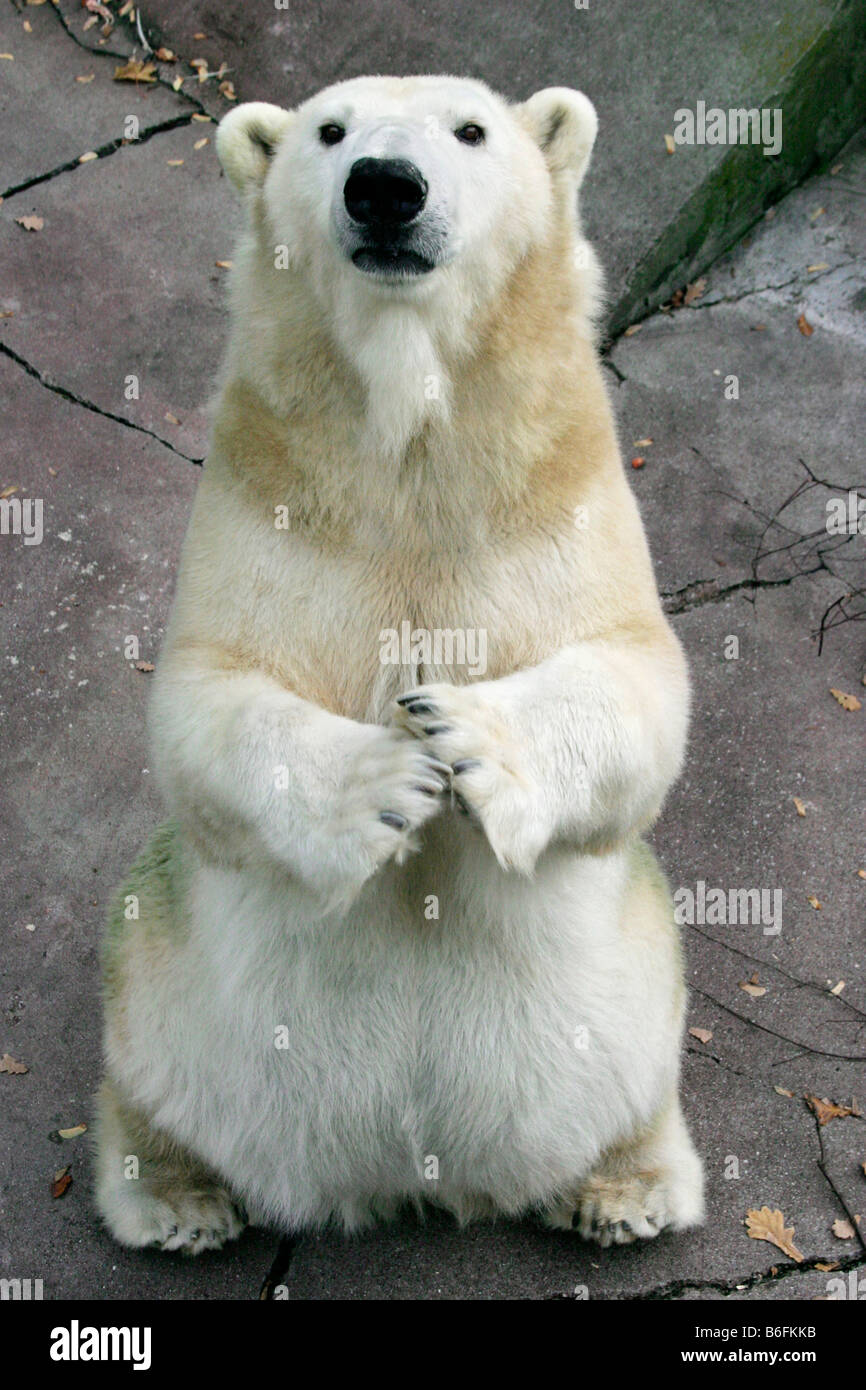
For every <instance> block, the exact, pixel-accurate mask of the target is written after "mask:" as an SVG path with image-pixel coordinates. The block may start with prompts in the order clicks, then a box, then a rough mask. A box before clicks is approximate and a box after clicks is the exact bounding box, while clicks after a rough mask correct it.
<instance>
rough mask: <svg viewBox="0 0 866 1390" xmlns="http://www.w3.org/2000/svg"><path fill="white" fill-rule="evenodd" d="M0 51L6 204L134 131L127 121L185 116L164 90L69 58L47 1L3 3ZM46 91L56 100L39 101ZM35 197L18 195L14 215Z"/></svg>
mask: <svg viewBox="0 0 866 1390" xmlns="http://www.w3.org/2000/svg"><path fill="white" fill-rule="evenodd" d="M79 13H81V11H80V9H79ZM25 23H27V24H28V25H29V26H30V30H29V32H28V30H26V29H25V28H24V24H25ZM0 50H2V51H3V52H7V53H11V54H12V58H11V60H10V59H7V60H6V61H5V62H4V63H3V82H2V85H0V121H2V123H3V127H4V130H5V131H6V132H7V138H6V139H5V140H4V142H3V152H2V157H0V195H3V196H5V197H6V198H7V199H8V197H9V195H10V191H11V190H13V189H17V188H19V187H20V185H21V184H29V183H31V182H34V181H37V180H41V179H43V178H45V177H49V176H50V175H51V173H52V171H54V170H56V169H58V168H60V167H61V166H64V165H67V164H69V163H70V162H74V161H76V160H78V159H79V157H80V156H81V155H83V154H86V153H87V152H88V151H91V150H98V149H104V148H105V147H107V146H110V145H111V144H112V143H113V142H115V141H119V140H121V139H123V138H124V136H126V135H128V133H129V132H131V131H132V130H133V126H132V125H129V124H127V122H128V120H129V118H130V117H133V118H134V120H135V121H137V122H138V125H139V128H140V130H142V131H144V130H146V129H147V128H148V127H152V126H157V125H160V124H163V123H165V122H167V121H170V120H172V119H173V118H176V117H178V116H186V117H187V118H188V116H189V114H190V106H189V103H188V102H185V101H183V100H181V99H180V98H179V97H178V96H176V95H175V93H174V92H172V91H171V90H170V89H169V90H165V89H164V88H162V87H152V86H148V85H146V84H144V83H132V82H114V81H113V80H112V73H113V70H114V67H115V66H116V64H115V63H113V62H109V63H108V64H107V65H106V64H105V63H104V62H103V63H100V62H97V61H95V60H91V59H89V58H88V56H87V55H86V54H85V53H81V54H79V55H77V56H76V55H75V51H74V50H72V51H70V42H69V39H68V37H67V36H66V34H65V33H64V32H63V29H62V27H61V25H60V24H59V23H58V20H57V16H56V15H55V13H54V9H53V6H52V5H50V4H49V5H43V6H35V7H34V6H27V7H26V8H25V9H23V10H21V11H20V12H18V11H16V10H15V9H13V7H12V6H11V5H10V4H9V2H8V0H3V3H2V4H0ZM79 79H86V80H83V81H81V80H79ZM46 90H48V91H53V92H56V93H57V94H58V96H59V95H60V94H62V97H63V100H62V101H60V100H58V101H56V102H47V101H45V100H44V93H45V92H46ZM38 199H39V193H38V192H37V191H36V189H34V190H33V192H32V194H30V197H29V198H28V196H27V194H26V193H19V195H18V201H17V202H16V204H15V207H14V215H15V216H16V217H20V216H22V215H23V214H25V213H29V212H31V211H33V210H34V208H32V207H31V206H30V203H31V202H33V203H36V202H38ZM12 211H13V210H12V208H10V215H11V214H12Z"/></svg>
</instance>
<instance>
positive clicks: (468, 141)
mask: <svg viewBox="0 0 866 1390" xmlns="http://www.w3.org/2000/svg"><path fill="white" fill-rule="evenodd" d="M454 134H455V135H456V136H457V139H458V140H460V141H462V143H463V144H464V145H482V144H483V143H484V131H483V130H482V128H481V126H480V125H476V124H475V122H474V121H470V122H469V124H468V125H462V126H461V127H460V129H459V130H455V132H454Z"/></svg>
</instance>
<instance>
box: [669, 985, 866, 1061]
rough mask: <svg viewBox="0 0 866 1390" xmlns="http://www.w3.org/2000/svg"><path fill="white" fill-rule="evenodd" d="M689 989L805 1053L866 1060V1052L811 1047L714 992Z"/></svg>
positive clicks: (696, 988) (726, 1011) (841, 1058)
mask: <svg viewBox="0 0 866 1390" xmlns="http://www.w3.org/2000/svg"><path fill="white" fill-rule="evenodd" d="M689 990H690V991H692V992H693V993H694V994H699V995H700V996H701V998H702V999H708V1000H709V1001H710V1003H711V1004H715V1005H716V1007H717V1008H719V1009H721V1010H722V1011H723V1012H724V1013H726V1014H730V1015H731V1017H732V1018H738V1019H739V1020H740V1022H741V1023H745V1024H748V1026H749V1027H750V1028H756V1029H757V1030H758V1032H759V1033H768V1034H769V1035H770V1037H771V1038H779V1040H780V1041H781V1042H786V1043H790V1044H791V1045H792V1047H801V1048H802V1049H803V1055H806V1054H807V1053H810V1054H811V1055H812V1056H813V1057H830V1058H832V1059H833V1061H834V1062H866V1054H863V1053H851V1052H826V1051H825V1050H824V1049H823V1048H821V1047H811V1046H810V1045H809V1043H807V1042H803V1039H802V1038H791V1037H789V1036H788V1035H787V1033H778V1032H777V1031H776V1029H775V1028H768V1027H767V1025H766V1024H765V1023H758V1022H757V1020H756V1019H754V1018H749V1017H748V1016H747V1015H746V1014H741V1013H738V1012H737V1010H736V1009H732V1008H731V1007H730V1005H729V1004H723V1003H722V1001H721V999H717V998H716V996H715V995H714V994H709V993H708V992H707V990H705V989H699V988H698V986H697V985H695V984H691V985H689Z"/></svg>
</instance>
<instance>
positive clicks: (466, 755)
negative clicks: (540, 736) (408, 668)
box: [394, 684, 548, 873]
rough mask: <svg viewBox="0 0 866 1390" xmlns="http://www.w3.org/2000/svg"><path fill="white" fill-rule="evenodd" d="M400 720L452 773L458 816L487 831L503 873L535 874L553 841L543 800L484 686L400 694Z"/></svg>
mask: <svg viewBox="0 0 866 1390" xmlns="http://www.w3.org/2000/svg"><path fill="white" fill-rule="evenodd" d="M394 722H395V724H396V726H397V727H398V728H400V729H404V730H405V731H406V732H407V733H409V734H411V735H412V736H413V738H414V739H415V740H416V742H417V743H418V744H420V746H421V748H422V749H423V750H424V752H425V754H426V755H427V756H428V757H430V758H431V759H433V760H434V761H435V763H436V765H437V766H446V767H447V768H448V769H449V774H450V775H449V783H448V790H449V791H450V797H451V801H452V804H453V806H454V808H455V810H456V811H457V812H458V814H461V815H464V816H465V817H467V819H468V820H469V821H470V822H471V823H472V824H473V825H475V826H476V827H477V828H478V829H480V830H481V831H482V832H483V833H484V835H485V836H486V837H487V840H488V842H489V844H490V847H491V849H492V850H493V853H494V854H495V855H496V858H497V859H498V860H499V863H500V865H501V866H502V868H503V869H514V870H517V871H518V872H521V873H531V872H532V869H533V868H534V865H535V861H536V859H537V858H538V855H539V854H540V852H541V850H542V849H543V848H544V845H545V843H546V841H547V838H548V834H547V829H546V826H545V818H544V814H543V802H542V797H541V795H540V790H539V788H538V787H537V786H536V783H535V780H534V778H533V777H532V776H531V774H530V773H529V771H528V769H527V767H526V760H525V756H524V753H523V751H522V750H521V749H520V748H519V747H518V745H517V742H516V740H515V739H514V736H513V734H512V731H511V729H510V728H509V727H508V725H507V724H506V722H505V720H504V718H503V716H502V714H501V713H500V711H499V710H497V709H496V708H495V706H494V705H493V704H492V702H491V701H490V699H489V697H487V696H486V695H485V694H484V693H483V691H482V690H480V689H479V688H478V686H471V685H469V686H454V685H444V684H443V685H425V686H419V687H418V688H417V689H416V690H410V691H408V692H407V693H406V694H405V695H401V696H400V698H399V700H398V701H397V702H396V706H395V713H394Z"/></svg>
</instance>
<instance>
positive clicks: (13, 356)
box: [0, 343, 204, 468]
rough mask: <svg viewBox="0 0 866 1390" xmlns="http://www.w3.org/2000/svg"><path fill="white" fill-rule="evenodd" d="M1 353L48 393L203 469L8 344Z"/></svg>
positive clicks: (198, 461) (196, 461)
mask: <svg viewBox="0 0 866 1390" xmlns="http://www.w3.org/2000/svg"><path fill="white" fill-rule="evenodd" d="M0 353H2V354H3V355H4V356H5V357H8V358H9V359H10V361H12V362H15V363H16V365H17V366H19V367H21V368H22V369H23V370H24V371H25V372H26V373H27V375H28V376H31V377H33V379H34V381H38V382H39V385H40V386H44V387H45V389H46V391H53V392H54V394H55V395H56V396H60V397H61V398H62V399H63V400H65V401H69V402H70V404H72V405H80V406H82V407H83V408H84V409H85V410H90V411H92V412H93V414H94V415H101V416H102V417H103V418H104V419H106V420H113V421H114V423H115V424H117V425H124V426H125V427H126V428H127V429H128V430H135V431H136V432H137V433H138V434H146V435H147V436H148V437H149V438H150V439H155V440H156V442H157V443H158V444H162V445H163V447H164V448H166V449H169V450H170V451H171V452H172V453H173V454H177V456H178V458H182V459H184V460H185V461H186V462H187V463H192V464H195V466H196V467H197V468H198V467H201V465H202V464H203V463H204V458H193V457H192V455H191V454H185V453H184V452H183V450H182V449H178V448H176V447H175V445H174V444H171V443H169V441H168V440H167V439H163V437H162V435H159V434H156V433H155V432H154V431H153V430H149V429H148V428H147V426H146V425H138V424H136V423H135V421H134V420H126V419H125V418H124V417H123V416H122V415H115V414H114V412H113V411H111V410H104V409H103V408H102V406H99V405H95V404H94V402H93V401H88V400H86V399H85V397H84V396H76V394H75V392H74V391H70V390H69V389H68V388H67V387H66V386H61V385H59V383H58V382H54V381H49V380H48V379H47V378H46V377H44V376H43V375H42V373H41V372H40V371H39V370H38V368H37V367H34V366H33V364H32V363H31V362H28V361H27V359H26V358H25V357H22V356H21V355H20V354H19V353H17V352H15V351H14V349H13V348H11V347H8V346H7V344H6V343H0Z"/></svg>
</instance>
